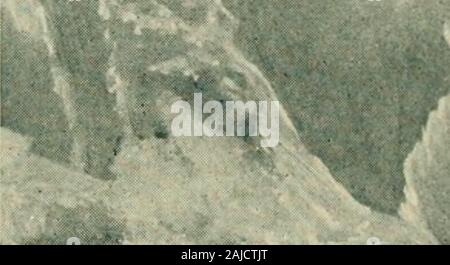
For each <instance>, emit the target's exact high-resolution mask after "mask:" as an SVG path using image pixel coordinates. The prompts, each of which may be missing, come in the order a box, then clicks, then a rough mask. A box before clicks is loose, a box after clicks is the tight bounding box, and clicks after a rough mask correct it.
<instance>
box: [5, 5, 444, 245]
mask: <svg viewBox="0 0 450 265" xmlns="http://www.w3.org/2000/svg"><path fill="white" fill-rule="evenodd" d="M325 2H326V1H323V3H322V1H320V3H319V1H276V2H275V1H273V2H270V1H267V2H264V3H263V4H261V3H259V2H256V1H237V0H233V1H232V0H229V1H225V0H224V1H220V0H215V1H209V0H208V1H206V0H192V1H187V0H186V1H166V0H158V1H156V0H152V1H125V0H110V1H106V0H99V1H92V0H86V1H52V0H41V1H35V0H23V1H16V0H5V3H4V4H2V34H3V35H4V36H7V37H5V38H3V39H2V43H1V46H2V61H1V67H2V71H1V73H2V75H1V84H2V85H1V89H2V90H1V128H0V132H1V134H0V139H1V147H0V149H1V153H2V158H1V163H0V170H1V171H0V172H1V178H0V183H1V185H0V192H1V193H0V196H1V201H2V203H0V209H1V211H0V243H1V244H11V243H26V244H44V243H50V244H64V243H65V242H66V240H67V239H68V238H70V237H78V238H80V239H81V242H82V244H98V243H101V244H148V243H162V244H165V243H178V244H180V243H203V244H204V243H239V244H240V243H252V244H265V243H272V244H279V243H283V244H286V243H293V244H311V243H315V244H317V243H319V244H321V243H327V244H333V243H349V244H365V243H366V241H367V239H368V238H370V237H378V238H380V239H381V241H382V242H384V243H402V244H418V243H439V242H440V243H448V242H449V241H448V240H449V231H450V223H449V217H450V213H448V211H447V210H446V205H448V202H449V197H448V191H450V183H449V178H448V176H450V174H449V173H450V171H449V165H448V163H449V162H450V159H449V157H450V154H449V153H448V150H449V147H450V134H449V126H450V119H449V117H450V112H449V111H450V108H449V104H450V98H449V96H445V95H448V93H449V92H450V90H449V85H448V81H449V78H450V73H449V71H448V69H450V61H449V60H448V58H450V57H449V56H448V55H449V53H450V48H449V47H448V45H447V43H446V42H449V41H448V27H447V26H445V25H447V24H444V22H445V19H446V18H448V14H450V12H444V11H449V10H448V9H449V6H447V5H444V3H435V4H431V3H428V2H427V4H426V5H420V4H419V3H416V1H410V2H404V1H392V2H393V3H389V4H385V6H383V7H374V6H373V5H374V3H370V4H369V3H363V4H361V3H360V2H359V1H356V2H355V1H349V3H345V4H342V5H340V4H339V7H337V6H336V4H334V3H331V2H330V3H328V4H326V3H325ZM430 2H431V1H430ZM371 5H372V6H371ZM373 9H375V10H376V12H372V11H373ZM350 11H351V12H354V14H355V15H354V16H350V17H351V18H349V16H348V12H350ZM299 14H300V15H299ZM446 16H447V17H446ZM343 17H345V18H346V20H342V18H343ZM417 17H423V18H430V20H426V21H427V22H419V21H416V20H415V19H413V18H417ZM389 19H390V20H389ZM336 21H339V22H340V23H335V22H336ZM361 21H364V22H365V24H366V25H369V24H370V26H367V27H364V28H361V27H359V26H358V25H360V24H361V23H360V22H361ZM424 21H425V19H424ZM446 40H447V41H446ZM195 92H201V93H203V97H204V99H205V101H206V100H210V99H211V100H218V101H226V100H242V101H248V100H279V101H280V102H281V110H280V145H279V146H277V147H275V148H269V149H267V148H266V149H264V148H260V147H259V145H258V144H257V142H258V141H255V140H254V139H252V138H251V137H224V138H208V137H181V138H179V137H173V136H172V135H171V131H170V122H171V120H172V118H173V114H171V113H170V106H171V104H172V103H174V102H175V101H177V100H179V99H183V100H187V101H189V100H192V97H193V94H194V93H195ZM439 99H440V100H439ZM432 110H434V111H432ZM430 112H431V114H430ZM427 120H428V121H427ZM424 126H426V129H425V130H424V131H423V132H422V128H423V127H424ZM405 180H406V181H405ZM403 190H405V192H403ZM404 194H405V195H406V196H405V195H404ZM6 201H7V202H8V203H4V202H6ZM17 209H19V210H17Z"/></svg>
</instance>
